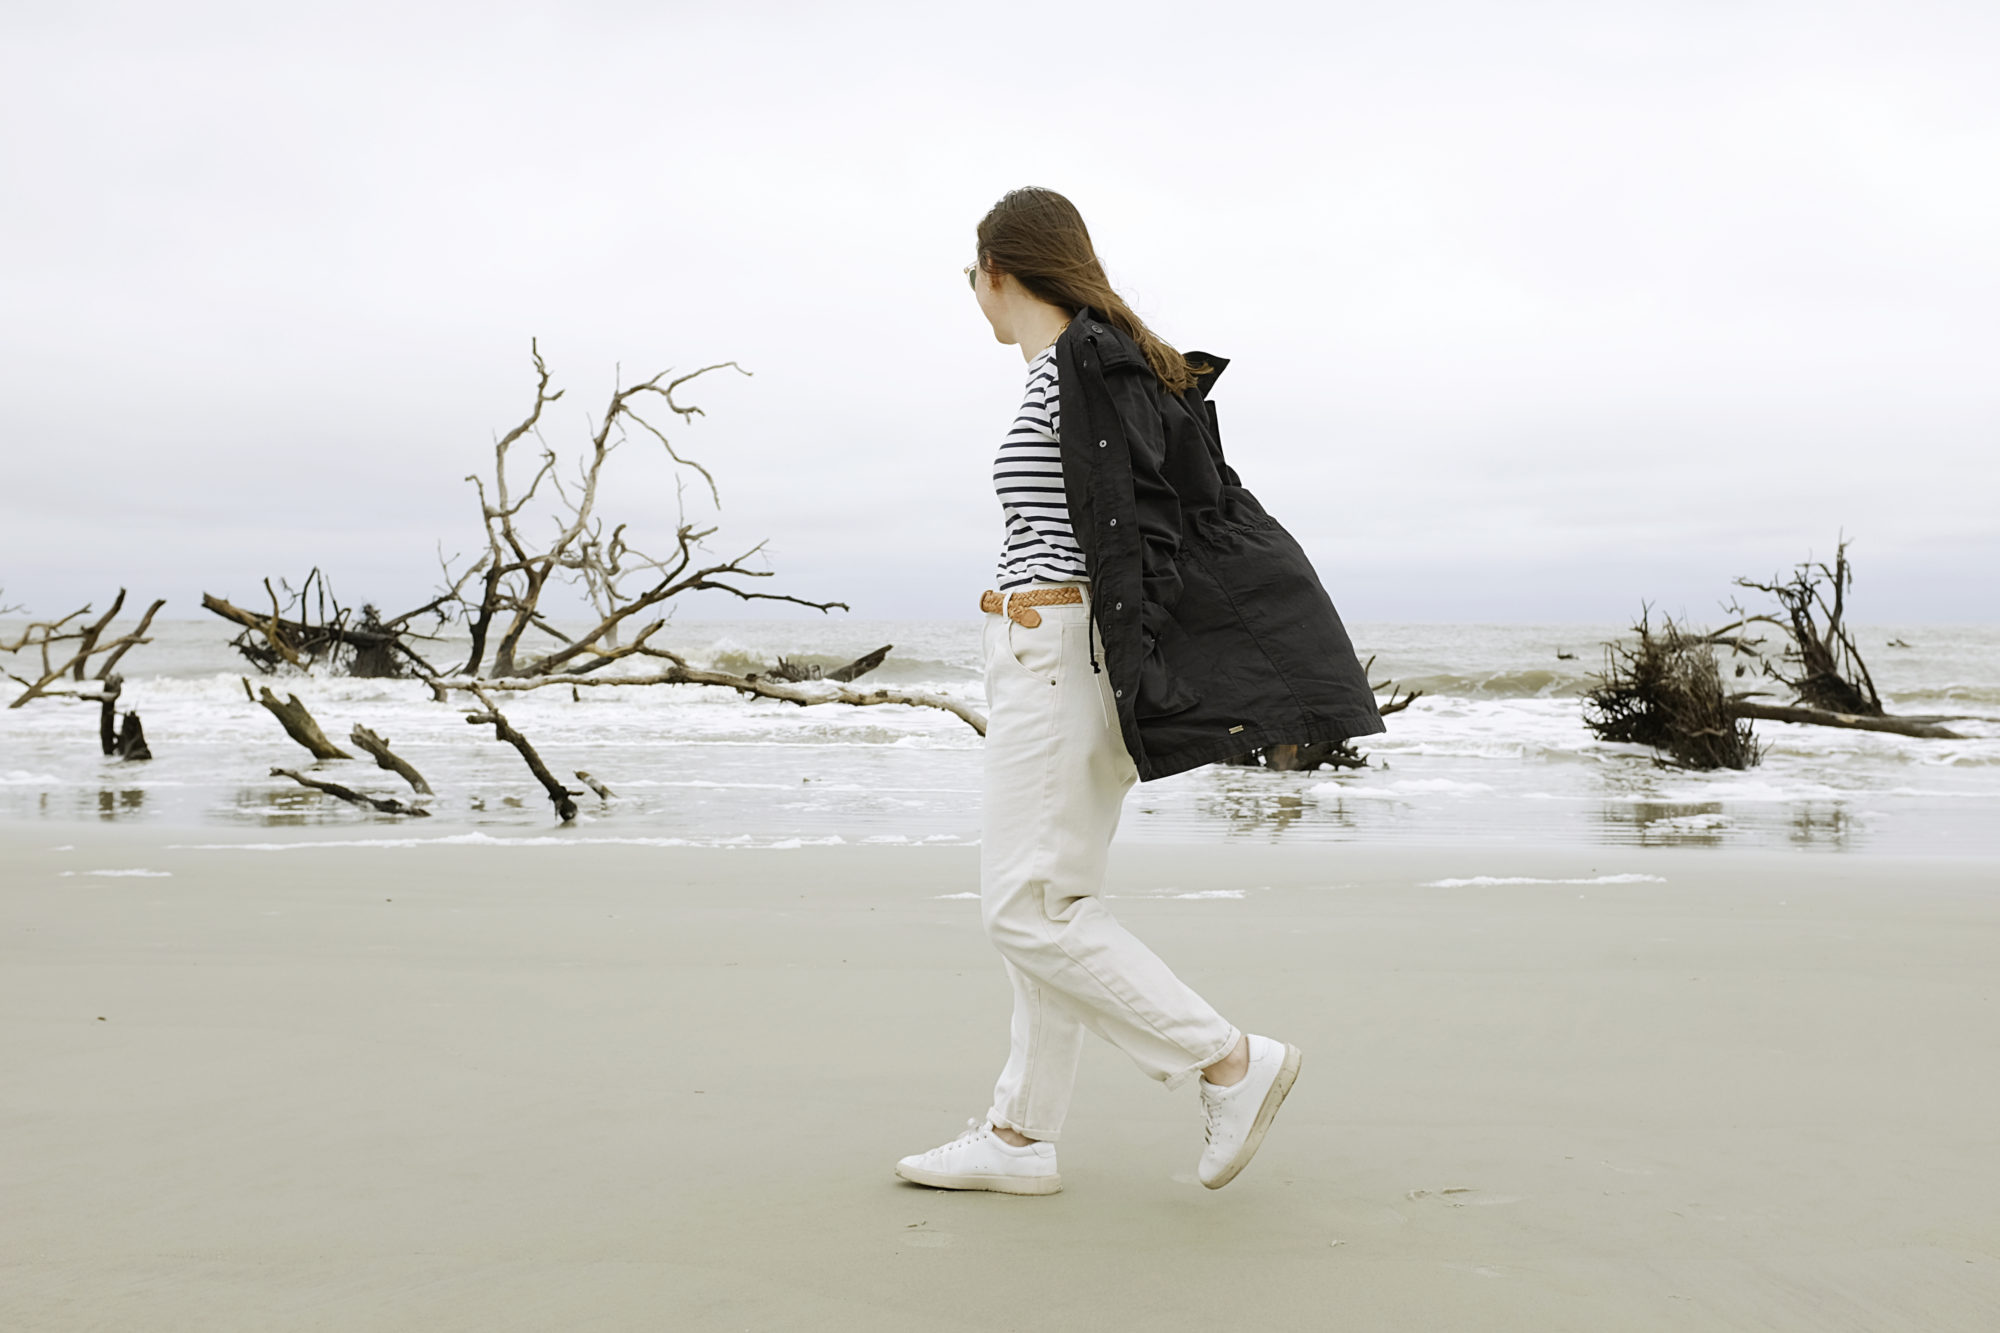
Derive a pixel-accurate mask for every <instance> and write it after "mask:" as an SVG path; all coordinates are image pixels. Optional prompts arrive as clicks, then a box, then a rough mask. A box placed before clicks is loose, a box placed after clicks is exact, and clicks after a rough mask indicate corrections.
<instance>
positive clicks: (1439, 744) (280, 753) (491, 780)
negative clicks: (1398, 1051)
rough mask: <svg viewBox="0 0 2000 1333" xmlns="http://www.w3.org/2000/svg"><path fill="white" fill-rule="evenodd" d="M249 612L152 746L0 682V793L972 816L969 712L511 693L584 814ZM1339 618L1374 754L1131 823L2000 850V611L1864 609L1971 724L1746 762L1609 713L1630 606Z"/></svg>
mask: <svg viewBox="0 0 2000 1333" xmlns="http://www.w3.org/2000/svg"><path fill="white" fill-rule="evenodd" d="M232 628H233V627H230V626H227V625H225V624H223V623H222V622H221V621H218V620H206V621H170V622H165V623H162V624H159V625H157V626H156V627H155V630H154V635H155V641H154V642H153V643H151V644H149V645H147V646H144V647H140V648H137V649H134V650H133V652H132V653H131V654H130V655H129V656H128V657H127V658H126V659H125V661H124V663H123V664H122V667H123V671H124V674H125V677H126V686H125V694H124V699H123V704H124V706H125V707H128V708H134V709H137V710H138V711H139V712H140V714H141V715H142V717H143V718H144V721H145V728H146V734H147V737H148V739H149V741H150V742H151V746H152V750H153V753H154V755H155V758H154V759H153V760H152V761H151V762H149V763H129V764H128V763H119V762H116V761H112V760H107V759H104V758H103V757H101V756H100V755H99V753H98V746H97V709H96V708H95V707H94V706H89V705H84V704H79V703H76V702H73V701H67V700H60V699H57V700H38V701H35V702H33V703H31V704H29V705H27V706H26V707H24V708H21V709H16V710H4V709H0V818H5V819H8V820H12V821H17V822H19V821H46V822H48V823H49V824H50V825H51V826H52V835H53V833H54V828H53V826H56V825H60V824H63V823H66V822H75V821H109V822H114V823H121V824H123V823H137V822H147V823H153V824H157V825H160V826H163V827H165V826H172V827H192V826H202V825H208V826H213V827H215V828H216V829H217V830H218V831H220V830H222V829H228V830H231V833H230V837H231V838H233V839H240V838H241V837H242V835H243V832H244V831H245V830H250V829H273V830H276V829H284V830H289V832H287V833H286V834H285V835H284V836H285V840H286V841H298V840H299V839H300V838H301V837H302V836H306V837H308V839H309V840H310V838H312V837H317V835H319V834H322V833H323V834H324V836H325V838H326V839H328V840H336V839H337V840H355V839H362V840H383V839H386V840H392V841H401V840H408V839H416V840H424V841H433V840H440V839H442V840H459V841H483V840H486V839H489V838H517V839H518V838H523V837H534V836H537V835H547V836H549V837H553V838H557V839H560V840H564V841H574V840H578V839H613V840H619V841H625V840H633V841H640V842H657V843H661V844H675V843H687V844H699V845H739V846H780V847H782V846H792V845H805V844H809V843H826V844H833V843H868V844H897V843H908V844H919V843H960V844H962V843H970V842H976V841H977V840H978V837H979V752H980V740H979V737H978V736H977V735H976V734H975V733H974V732H973V731H972V730H971V729H970V728H969V727H967V726H966V725H965V723H963V722H961V721H960V720H958V719H957V718H955V717H952V716H950V715H949V714H946V713H943V712H940V711H937V710H934V709H921V708H905V707H896V706H887V707H870V708H854V707H850V706H846V705H841V704H828V705H824V706H815V707H811V708H799V707H797V706H794V705H790V704H784V703H778V702H773V701H768V700H752V699H745V698H742V697H740V696H738V695H736V694H735V693H734V692H733V691H728V690H721V689H714V688H706V687H700V686H674V687H657V686H654V687H638V688H630V689H584V690H581V691H578V692H577V695H576V697H575V698H572V697H571V692H570V691H569V690H568V689H549V690H543V691H540V692H538V693H533V694H516V695H505V696H501V697H500V702H501V705H502V707H503V708H504V709H505V710H506V712H507V714H508V716H509V717H510V718H511V720H512V721H513V722H514V724H515V726H516V727H518V728H519V729H520V730H521V731H522V732H523V733H524V734H526V735H527V736H528V738H529V739H530V740H531V741H533V742H534V744H535V746H536V747H537V749H539V750H540V752H541V754H542V755H543V757H544V758H545V759H546V760H547V761H548V763H549V766H550V767H551V768H552V769H553V770H555V771H556V772H557V773H558V774H559V775H561V776H562V777H564V778H565V779H567V778H568V776H569V774H570V773H571V772H572V771H574V770H576V769H584V770H587V771H588V772H590V773H591V774H593V775H594V776H595V777H597V778H598V779H599V780H601V781H602V782H604V783H605V784H606V785H607V786H608V787H609V788H610V789H611V790H612V792H613V793H614V795H613V798H612V799H610V800H601V799H599V798H597V797H595V796H591V795H586V796H584V797H582V798H581V799H580V801H579V805H580V806H581V809H582V814H581V816H580V817H579V819H578V820H577V821H576V824H575V825H574V826H572V827H570V828H566V829H565V828H560V827H559V826H558V824H557V821H556V819H555V818H554V815H553V813H552V811H551V809H550V806H549V803H548V801H547V800H546V798H545V797H544V796H543V795H542V792H541V789H540V788H539V787H538V786H537V785H536V783H535V782H534V780H533V779H532V778H531V777H530V776H529V774H528V772H527V769H526V768H525V767H524V766H523V764H522V763H521V761H520V759H519V758H518V757H517V756H516V755H515V753H514V751H513V750H511V749H510V748H508V747H506V746H505V745H502V744H501V743H499V742H498V741H496V740H494V739H493V734H492V730H491V728H477V727H473V726H469V725H468V724H467V723H466V722H465V720H464V713H465V711H466V708H465V705H464V704H463V703H461V701H460V700H458V699H457V698H456V697H455V698H454V700H453V702H451V703H449V704H440V703H436V702H434V701H433V700H432V698H431V695H430V691H429V689H428V688H427V687H425V686H424V685H422V684H419V683H417V682H414V681H384V680H353V679H346V678H340V677H320V676H312V677H305V676H301V675H298V674H296V673H294V674H290V675H284V676H278V677H259V676H258V675H257V674H256V672H255V671H254V670H252V669H250V668H249V666H248V664H247V663H244V662H242V661H241V659H239V658H238V657H237V656H236V654H235V653H234V652H233V650H231V649H230V648H229V647H228V640H229V638H230V636H231V630H232ZM1350 628H1351V630H1352V632H1353V634H1354V638H1355V643H1356V646H1357V649H1358V650H1359V652H1360V655H1361V656H1362V657H1363V658H1367V657H1369V656H1370V655H1373V656H1374V657H1375V665H1374V668H1373V670H1372V672H1371V677H1372V678H1373V679H1375V680H1378V681H1380V680H1384V679H1390V678H1393V679H1394V680H1395V682H1396V684H1397V685H1398V687H1400V688H1402V689H1405V690H1420V691H1422V692H1423V697H1422V698H1420V699H1419V700H1418V701H1417V702H1416V703H1415V704H1414V705H1412V706H1411V707H1410V708H1409V709H1407V710H1406V711H1404V712H1401V713H1397V714H1395V715H1393V716H1392V717H1390V718H1389V719H1388V722H1389V732H1388V734H1387V735H1385V736H1377V737H1371V738H1369V739H1368V740H1367V741H1366V742H1365V743H1363V745H1362V746H1361V748H1362V750H1363V751H1364V753H1366V754H1367V755H1368V757H1369V764H1368V767H1367V768H1365V769H1361V770H1356V771H1348V772H1338V773H1335V772H1329V771H1327V770H1320V771H1319V772H1316V773H1273V772H1267V771H1264V770H1261V769H1243V768H1228V767H1211V768H1205V769H1200V770H1197V771H1195V772H1192V773H1187V774H1182V775H1180V776H1177V777H1174V778H1169V779H1166V780H1163V781H1160V782H1154V783H1146V784H1143V785H1141V786H1140V787H1138V788H1137V789H1135V790H1134V791H1133V793H1132V794H1131V795H1130V796H1129V797H1128V798H1127V801H1126V807H1125V818H1124V822H1123V824H1122V826H1121V828H1120V831H1119V837H1120V839H1121V840H1138V841H1148V842H1187V841H1197V842H1217V841H1220V842H1230V841H1246V840H1247V841H1256V842H1284V843H1299V842H1326V843H1336V842H1376V843H1384V842H1389V843H1443V842H1461V843H1464V842H1482V843H1519V844H1524V845H1536V844H1564V845H1634V844H1641V845H1665V846H1694V847H1737V848H1741V847H1763V848H1796V849H1801V850H1806V851H1846V852H1871V851H1872V852H1891V853H1903V854H1907V853H1918V854H1936V855H1990V854H1992V853H1994V852H1996V851H2000V627H1990V626H1922V625H1906V626H1869V627H1866V628H1865V629H1863V630H1861V632H1860V642H1861V645H1862V648H1863V651H1864V653H1865V654H1866V655H1867V658H1868V663H1869V666H1870V668H1871V670H1872V671H1873V673H1874V677H1875V680H1876V683H1877V685H1878V687H1879V688H1880V689H1881V692H1882V695H1883V698H1884V700H1885V701H1886V702H1887V703H1888V705H1889V708H1890V710H1891V711H1892V712H1907V713H1964V714H1970V715H1972V718H1973V720H1970V721H1966V722H1962V723H1953V724H1951V725H1952V726H1953V727H1954V729H1956V730H1958V731H1960V732H1962V733H1963V734H1964V735H1965V737H1966V739H1964V740H1956V741H1946V740H1916V739H1909V738H1904V737H1899V736H1891V735H1881V734H1873V733H1865V732H1849V731H1836V730H1830V729H1826V728H1820V727H1797V726H1787V725H1784V724H1777V723H1767V722H1760V723H1758V724H1757V732H1758V735H1759V736H1760V738H1761V739H1762V741H1763V743H1764V746H1765V759H1764V762H1763V764H1762V765H1761V766H1759V767H1757V768H1753V769H1750V770H1748V771H1746V772H1741V773H1736V772H1717V773H1690V772H1682V771H1677V770H1673V769H1667V768H1662V767H1660V766H1658V765H1657V764H1656V763H1655V762H1654V760H1653V758H1652V756H1651V754H1650V752H1648V751H1646V750H1644V749H1641V748H1638V747H1633V746H1625V745H1610V744H1605V743H1603V742H1600V741H1598V740H1596V739H1595V738H1594V737H1592V735H1591V734H1590V732H1589V731H1588V730H1587V729H1586V728H1585V727H1584V725H1583V721H1582V695H1583V691H1584V690H1585V689H1587V688H1588V686H1589V684H1590V675H1591V673H1592V672H1594V671H1595V670H1597V669H1598V668H1599V667H1600V666H1601V665H1602V647H1601V645H1602V644H1603V642H1604V641H1605V640H1607V639H1610V638H1613V637H1615V636H1616V635H1617V634H1618V633H1619V632H1620V630H1621V627H1619V626H1611V625H1395V624H1365V623H1364V624H1357V625H1354V626H1351V627H1350ZM979 638H980V626H979V621H978V620H977V619H976V618H967V619H964V620H950V621H857V620H840V619H832V620H825V621H820V620H785V621H734V622H731V621H677V622H675V623H673V624H671V625H670V626H669V627H668V629H667V630H665V631H662V633H661V636H660V638H659V639H658V640H656V641H657V642H661V643H663V644H665V645H666V646H668V647H671V648H673V649H675V650H676V651H678V652H681V653H683V654H684V655H686V656H687V657H688V658H690V660H692V661H693V662H695V663H696V664H699V665H711V666H715V667H720V668H723V669H728V670H735V671H745V670H755V669H760V668H763V667H766V666H768V665H769V664H770V663H771V662H772V661H773V659H774V658H775V657H777V656H778V655H780V654H783V655H785V656H787V657H791V658H795V659H799V660H803V661H807V662H818V663H822V664H834V663H839V662H845V661H847V660H850V659H852V658H854V657H856V656H859V655H860V654H861V653H864V652H866V651H868V650H870V649H874V648H877V647H880V646H881V645H883V644H893V645H895V647H894V651H893V652H892V653H891V654H890V656H889V659H888V661H887V663H886V664H885V665H884V666H883V667H882V668H880V669H879V670H878V671H876V672H874V673H872V674H871V675H870V676H868V677H866V678H864V680H863V682H862V683H863V684H873V683H879V684H884V685H900V686H907V687H918V688H924V689H929V690H935V691H939V692H942V693H946V694H950V695H953V696H956V697H959V698H963V699H966V700H968V701H971V702H974V703H975V704H979V705H981V706H983V692H982V689H981V686H980V679H979V665H978V654H979ZM1891 640H1895V641H1898V642H1901V643H1906V644H1908V645H1909V646H1908V647H1891V646H1889V644H1890V641H1891ZM456 642H457V641H456V640H454V641H450V642H447V643H445V644H440V645H435V648H436V652H435V655H434V656H433V659H432V660H434V661H438V662H449V661H451V660H453V658H454V656H455V655H456V656H459V657H460V658H462V654H463V649H462V648H456V647H455V644H456ZM1562 654H1567V655H1569V656H1561V655H1562ZM4 665H8V663H7V661H6V659H5V658H0V666H4ZM26 666H27V664H26V663H22V662H17V663H15V664H14V669H15V670H17V671H21V670H24V669H25V667H26ZM246 675H247V676H249V677H250V679H251V681H252V683H253V684H269V685H271V686H272V687H273V688H274V690H275V691H276V692H277V693H278V694H279V695H280V696H281V697H282V696H283V695H284V694H285V693H287V692H293V693H297V694H298V695H299V697H300V698H301V699H302V700H303V701H304V702H305V703H306V704H307V705H308V707H310V708H311V710H312V711H313V713H314V715H315V716H316V717H317V718H318V720H319V722H320V724H321V726H322V727H323V728H324V730H325V731H326V732H327V734H328V735H329V736H330V737H332V738H333V739H334V740H335V741H336V743H339V744H342V745H343V746H344V747H345V748H352V747H351V746H346V737H347V734H348V732H349V730H350V729H351V727H352V726H353V725H354V724H355V723H361V724H364V725H366V726H368V727H370V728H372V729H373V730H374V731H376V732H378V733H380V734H382V735H384V736H386V737H388V738H389V739H390V741H391V742H392V744H393V745H394V747H395V749H396V750H397V752H398V753H400V754H401V755H402V756H403V757H405V758H406V759H408V760H409V761H410V762H411V763H413V764H414V765H415V766H416V767H417V768H418V769H419V770H421V771H422V772H423V773H424V775H425V776H426V777H427V778H428V779H429V780H430V783H431V785H432V786H433V787H434V788H435V789H436V792H437V795H436V797H435V798H434V799H433V800H431V801H430V802H429V806H430V809H431V810H432V812H433V817H432V818H429V819H407V818H397V817H393V816H386V815H378V814H374V813H372V812H369V811H365V810H361V809H358V808H356V807H354V806H351V805H348V804H346V803H344V802H341V801H338V800H335V799H333V798H331V797H328V796H323V795H320V794H318V793H315V792H312V791H308V790H306V789H304V788H301V787H299V786H297V785H295V784H293V783H292V782H291V781H289V780H288V779H284V778H272V777H270V776H268V773H269V770H270V769H271V768H273V767H276V766H285V767H296V768H301V769H303V770H309V771H312V772H314V773H315V774H316V775H317V776H320V777H323V778H326V779H329V780H332V781H338V782H341V783H343V784H345V785H348V786H351V787H358V788H361V789H363V790H365V791H369V792H371V793H374V794H378V795H398V796H407V795H408V792H407V790H405V789H404V787H403V784H402V782H401V781H400V780H399V779H398V778H396V777H395V776H394V775H393V774H390V773H387V772H383V771H381V770H379V769H377V768H376V767H375V766H374V764H373V763H372V762H371V761H369V760H368V759H367V758H366V757H365V756H363V757H361V758H358V759H357V760H355V761H353V762H343V761H331V762H328V763H324V764H320V765H317V766H314V765H312V764H311V761H310V757H309V756H308V755H307V754H306V753H305V751H303V750H302V749H300V748H299V747H298V746H296V745H295V744H293V743H292V742H291V741H290V740H289V739H287V738H286V736H285V735H284V733H283V732H282V731H281V730H280V729H279V727H278V724H277V722H276V720H275V719H274V718H272V717H271V716H270V715H269V714H268V713H267V712H266V711H265V710H264V709H263V708H261V707H259V706H258V705H257V704H255V703H252V702H251V701H250V700H249V699H248V698H247V697H246V696H245V693H244V688H243V685H242V682H241V678H242V677H243V676H246ZM15 693H18V689H14V690H12V691H11V692H10V693H9V694H8V695H7V696H6V697H7V698H8V699H11V698H12V697H13V694H15ZM574 785H576V786H579V787H580V786H581V785H582V784H581V783H576V784H574ZM300 830H310V831H312V833H311V834H310V835H302V834H301V833H300V832H299V831H300Z"/></svg>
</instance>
